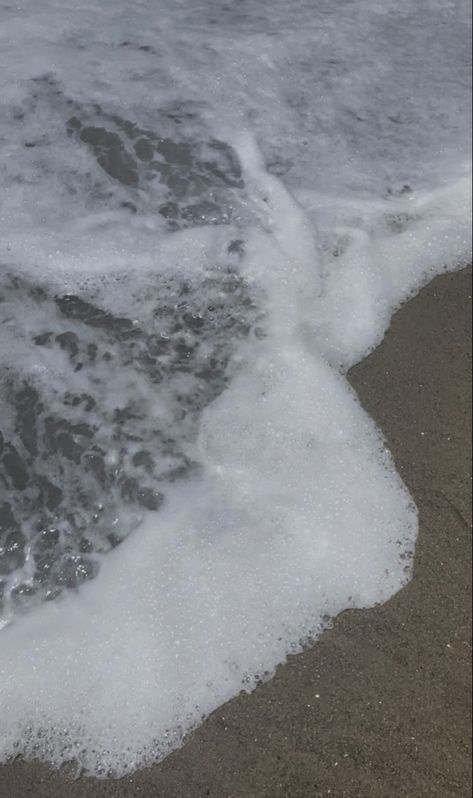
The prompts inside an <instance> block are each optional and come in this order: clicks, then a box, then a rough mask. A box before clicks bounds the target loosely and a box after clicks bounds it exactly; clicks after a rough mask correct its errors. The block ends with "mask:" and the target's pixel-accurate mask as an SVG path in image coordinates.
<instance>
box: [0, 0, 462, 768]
mask: <svg viewBox="0 0 473 798" xmlns="http://www.w3.org/2000/svg"><path fill="white" fill-rule="evenodd" d="M470 24H471V20H470V10H469V7H468V5H467V3H466V2H463V0H452V1H451V2H445V0H442V2H440V1H438V0H416V2H414V0H398V2H396V3H395V4H388V3H381V2H377V0H337V2H336V3H334V2H333V1H332V0H330V1H329V0H310V1H309V0H294V2H292V3H288V2H282V0H272V2H267V0H239V2H235V3H232V4H230V3H229V4H225V3H221V2H216V1H215V0H203V1H202V2H194V1H193V0H160V1H159V2H152V1H151V0H128V2H124V0H114V2H112V1H111V0H101V2H98V0H95V2H92V0H88V2H86V0H83V2H72V1H71V0H61V2H59V0H23V2H20V3H16V4H8V3H4V2H2V3H0V89H1V91H0V180H1V192H0V389H1V390H0V761H6V760H8V759H9V758H11V757H13V756H16V755H18V754H21V755H23V756H26V757H29V758H34V757H39V758H42V759H44V760H45V761H47V762H50V763H52V764H53V765H54V766H57V767H60V766H62V765H66V764H67V765H68V767H69V768H72V769H73V770H75V771H76V772H77V773H79V772H87V773H89V774H94V775H98V776H121V775H124V774H126V773H129V772H131V771H133V770H135V769H136V768H138V767H141V766H144V765H146V764H150V763H152V762H156V761H158V760H159V759H162V758H163V757H164V756H166V754H167V753H169V752H170V751H171V750H173V749H174V748H176V747H177V746H179V745H181V744H182V743H183V741H184V740H185V737H186V735H187V734H188V733H189V732H190V731H191V730H192V729H194V728H195V727H196V726H198V725H199V724H200V723H201V722H202V721H203V719H204V718H205V717H206V716H207V715H208V714H209V713H210V712H212V711H213V710H214V709H215V708H217V707H218V706H219V705H221V704H222V703H224V702H225V701H226V700H228V699H229V698H231V697H233V696H235V695H237V694H238V693H239V692H240V691H241V690H246V691H251V690H253V689H254V688H255V686H256V685H257V684H258V683H259V682H260V681H261V680H264V679H267V678H270V677H271V675H272V673H273V672H274V669H275V668H276V666H277V665H278V664H280V663H281V662H284V660H285V659H286V657H287V656H288V655H289V654H291V653H296V652H297V651H299V650H301V648H302V646H304V645H307V644H308V643H310V642H313V641H315V640H316V639H317V637H318V636H319V635H320V634H321V633H322V631H323V629H324V628H326V627H327V626H328V625H329V624H330V621H331V619H332V618H333V617H334V616H336V615H337V613H339V612H340V611H342V610H344V609H346V608H349V607H368V606H372V605H374V604H376V603H378V602H382V601H385V600H386V599H387V598H389V597H390V596H391V595H392V594H393V593H395V592H396V591H397V590H399V589H400V588H401V587H402V586H403V585H404V584H405V583H406V582H407V581H408V580H409V578H410V575H411V567H412V558H413V554H414V549H415V539H416V531H417V519H416V510H415V506H414V503H413V500H412V499H411V497H410V496H409V494H408V492H407V490H406V488H405V487H404V486H403V484H402V482H401V480H400V478H399V476H398V475H397V473H396V471H395V468H394V465H393V462H392V460H391V457H390V454H389V452H388V451H387V450H386V447H385V444H384V441H383V437H382V434H381V432H380V431H379V430H378V429H377V428H376V426H375V424H374V423H373V421H372V420H371V419H370V418H369V417H368V416H367V415H366V413H365V412H364V411H363V410H362V408H361V407H360V405H359V403H358V401H357V398H356V396H355V395H354V393H353V391H352V390H351V388H350V387H349V385H348V383H347V381H346V379H345V374H346V371H347V370H348V368H349V367H350V366H352V365H353V364H354V363H356V362H357V361H359V360H360V359H361V358H362V357H364V356H365V355H366V354H367V353H368V352H369V351H371V350H372V349H373V348H374V347H375V346H376V345H377V344H378V343H379V341H380V340H381V339H382V336H383V334H384V332H385V330H386V328H387V326H388V325H389V320H390V318H391V315H392V313H393V311H394V310H395V309H396V308H397V307H398V305H399V304H400V303H401V302H402V301H403V300H405V299H406V298H408V297H409V296H410V295H412V294H413V293H415V292H416V291H417V290H418V289H419V287H420V286H421V285H422V284H424V283H425V282H426V281H427V280H428V279H430V278H431V277H433V276H434V275H435V274H437V273H439V272H441V271H443V270H446V269H453V268H455V267H457V266H459V265H461V264H462V263H464V262H465V261H466V260H467V259H468V258H470V257H471V232H470V227H469V218H470V213H471V193H470V181H471V161H470V155H469V152H470V142H469V139H470V132H469V130H470V128H469V125H470V122H469V120H470V118H471V107H470V91H469V87H470V54H469V36H470V29H471V28H470ZM413 345H414V344H413Z"/></svg>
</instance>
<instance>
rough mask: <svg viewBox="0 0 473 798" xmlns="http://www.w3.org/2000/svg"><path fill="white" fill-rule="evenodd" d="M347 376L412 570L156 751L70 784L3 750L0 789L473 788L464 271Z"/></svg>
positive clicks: (427, 292)
mask: <svg viewBox="0 0 473 798" xmlns="http://www.w3.org/2000/svg"><path fill="white" fill-rule="evenodd" d="M350 381H351V383H352V385H353V387H354V389H355V390H356V391H357V393H358V395H359V397H360V400H361V402H362V404H363V405H364V407H365V408H366V409H367V410H368V412H369V413H370V414H371V415H372V416H373V417H374V418H375V419H376V421H377V423H378V424H379V425H380V427H381V429H382V430H383V431H384V434H385V436H386V439H387V442H388V445H389V447H390V449H391V451H392V452H393V454H394V457H395V459H396V463H397V467H398V469H399V471H400V473H401V475H402V477H403V479H404V480H405V482H406V484H407V485H408V487H409V488H410V490H411V491H412V494H413V496H414V497H415V500H416V502H417V504H418V507H419V511H420V535H419V541H418V548H417V554H416V562H415V574H414V579H413V581H412V582H411V584H410V585H409V586H408V587H407V588H406V589H405V590H403V591H402V592H400V593H399V594H398V595H397V596H395V597H394V598H393V599H392V600H391V601H389V602H388V603H387V604H385V605H383V606H381V607H377V608H375V609H372V610H364V611H351V612H346V613H344V614H343V615H341V616H340V617H339V618H338V619H337V621H336V622H335V625H334V628H333V629H332V630H331V631H329V632H327V633H326V634H325V635H324V636H323V638H322V639H321V640H320V641H319V642H318V644H317V645H316V646H315V647H314V648H313V649H312V650H310V651H307V652H306V653H304V654H302V655H298V656H296V657H293V658H291V660H290V661H289V662H288V664H286V665H285V666H283V667H280V668H279V669H278V672H277V674H276V676H275V678H274V679H273V680H272V681H271V682H269V683H268V684H265V685H263V686H261V687H260V688H259V689H258V690H257V691H256V692H255V693H253V694H252V695H250V696H247V695H243V696H240V697H239V698H236V699H234V700H233V701H231V702H230V703H229V704H227V705H226V706H224V707H222V708H220V709H219V710H218V711H217V712H215V713H214V714H213V715H212V716H211V718H209V720H208V721H207V722H206V723H205V724H204V726H203V727H202V728H201V729H199V730H198V731H197V732H196V733H195V734H194V735H193V736H192V738H191V739H190V740H189V741H188V743H187V745H186V746H185V747H184V748H183V749H181V750H180V751H177V752H176V753H175V754H173V755H171V756H170V757H168V758H167V759H166V760H165V761H164V762H163V763H162V764H161V765H158V766H155V767H153V768H150V769H149V770H145V771H142V772H140V773H137V774H135V775H134V776H133V777H132V778H129V779H125V780H122V781H119V782H116V781H115V782H113V781H109V782H99V781H94V780H90V779H81V780H79V781H76V782H68V781H66V780H65V779H64V777H60V776H58V775H57V774H55V773H52V772H51V771H50V770H48V768H46V767H45V766H43V765H39V764H31V763H22V762H16V763H14V764H12V765H9V766H7V767H3V768H0V798H26V796H34V798H56V796H57V798H63V797H64V796H68V798H86V797H87V798H112V796H113V798H132V797H133V798H134V797H135V796H137V797H138V796H140V798H318V797H319V796H331V797H332V798H422V796H425V797H426V798H437V797H438V798H466V796H469V795H470V792H471V755H470V751H471V746H470V742H471V699H470V695H471V677H470V657H471V588H470V586H471V577H470V574H471V548H470V540H471V532H470V529H471V525H470V512H471V471H470V464H471V443H470V439H471V415H470V407H471V269H467V270H464V271H462V272H457V273H456V274H451V275H446V276H443V277H441V278H438V279H437V280H435V281H434V282H433V283H431V285H430V286H428V287H427V288H426V289H424V290H423V291H422V292H421V294H419V296H417V297H416V298H415V299H413V300H412V301H411V302H410V303H408V304H407V305H405V306H404V307H403V308H402V309H401V310H400V311H399V313H398V314H397V315H396V316H395V317H394V319H393V322H392V326H391V329H390V330H389V332H388V333H387V335H386V338H385V340H384V342H383V343H382V345H381V346H380V347H379V348H378V349H377V350H376V351H375V352H374V353H373V354H372V355H371V356H370V357H369V358H367V359H366V360H365V361H364V362H363V363H361V364H360V365H359V366H357V367H356V368H355V369H353V371H352V372H351V374H350ZM0 724H1V719H0ZM0 733H1V732H0Z"/></svg>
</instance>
